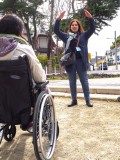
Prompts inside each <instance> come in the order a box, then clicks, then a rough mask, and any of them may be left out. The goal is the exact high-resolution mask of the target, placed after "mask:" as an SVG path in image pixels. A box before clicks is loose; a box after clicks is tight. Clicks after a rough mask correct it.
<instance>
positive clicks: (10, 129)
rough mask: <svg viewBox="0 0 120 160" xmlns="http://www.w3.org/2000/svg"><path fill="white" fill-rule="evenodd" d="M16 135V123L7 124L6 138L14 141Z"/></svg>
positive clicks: (4, 133) (4, 132) (5, 129)
mask: <svg viewBox="0 0 120 160" xmlns="http://www.w3.org/2000/svg"><path fill="white" fill-rule="evenodd" d="M15 135H16V126H15V125H7V126H6V127H5V128H4V131H3V136H4V139H5V140H6V141H8V142H10V141H12V140H13V138H14V137H15Z"/></svg>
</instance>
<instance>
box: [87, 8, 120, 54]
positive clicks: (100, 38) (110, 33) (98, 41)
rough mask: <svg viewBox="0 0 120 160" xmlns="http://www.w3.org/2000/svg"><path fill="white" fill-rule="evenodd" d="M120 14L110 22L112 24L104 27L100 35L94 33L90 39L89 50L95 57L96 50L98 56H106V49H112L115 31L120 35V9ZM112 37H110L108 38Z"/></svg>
mask: <svg viewBox="0 0 120 160" xmlns="http://www.w3.org/2000/svg"><path fill="white" fill-rule="evenodd" d="M117 14H118V16H117V17H116V18H114V19H113V20H112V21H111V22H110V21H109V22H108V23H109V24H110V25H111V26H108V27H104V28H103V29H102V30H101V31H100V32H99V35H95V34H93V35H92V36H91V37H90V39H89V41H88V52H89V53H91V55H92V57H95V55H96V52H97V55H98V56H104V55H105V53H106V51H108V50H110V46H111V45H112V42H114V37H115V31H116V37H118V36H119V35H120V10H119V11H118V13H117ZM108 38H110V39H108Z"/></svg>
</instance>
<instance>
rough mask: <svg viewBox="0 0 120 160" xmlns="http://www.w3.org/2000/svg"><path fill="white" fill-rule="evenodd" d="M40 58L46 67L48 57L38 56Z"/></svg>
mask: <svg viewBox="0 0 120 160" xmlns="http://www.w3.org/2000/svg"><path fill="white" fill-rule="evenodd" d="M37 58H38V60H39V61H40V62H41V64H42V66H43V67H45V66H46V65H47V61H48V58H47V56H40V55H39V56H37Z"/></svg>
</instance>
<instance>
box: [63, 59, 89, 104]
mask: <svg viewBox="0 0 120 160" xmlns="http://www.w3.org/2000/svg"><path fill="white" fill-rule="evenodd" d="M65 69H66V72H67V74H68V79H69V85H70V91H71V97H72V100H76V99H77V87H76V80H77V77H76V73H77V74H78V76H79V79H80V82H81V85H82V89H83V93H84V98H85V100H86V101H89V100H90V90H89V83H88V75H87V71H85V70H84V69H83V62H82V59H77V60H76V64H75V65H69V66H67V67H65Z"/></svg>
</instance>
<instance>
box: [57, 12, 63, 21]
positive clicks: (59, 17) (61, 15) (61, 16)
mask: <svg viewBox="0 0 120 160" xmlns="http://www.w3.org/2000/svg"><path fill="white" fill-rule="evenodd" d="M64 15H65V11H63V12H62V13H61V14H60V15H59V16H58V18H57V19H59V20H60V19H62V18H63V17H64Z"/></svg>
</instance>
